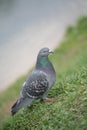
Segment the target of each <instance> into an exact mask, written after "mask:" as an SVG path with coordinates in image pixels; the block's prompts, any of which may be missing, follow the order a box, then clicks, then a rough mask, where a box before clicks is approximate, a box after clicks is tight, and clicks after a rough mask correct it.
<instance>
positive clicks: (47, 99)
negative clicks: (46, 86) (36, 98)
mask: <svg viewBox="0 0 87 130" xmlns="http://www.w3.org/2000/svg"><path fill="white" fill-rule="evenodd" d="M53 100H54V98H46V99H43V101H44V102H51V101H53Z"/></svg>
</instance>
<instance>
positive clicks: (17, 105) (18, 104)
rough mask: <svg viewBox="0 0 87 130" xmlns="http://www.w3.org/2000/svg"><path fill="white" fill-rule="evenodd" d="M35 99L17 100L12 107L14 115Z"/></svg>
mask: <svg viewBox="0 0 87 130" xmlns="http://www.w3.org/2000/svg"><path fill="white" fill-rule="evenodd" d="M32 101H33V99H30V98H25V99H21V100H17V101H16V102H15V103H14V105H13V106H12V108H11V113H12V116H13V115H15V114H16V112H17V111H19V110H20V109H21V108H23V107H26V106H28V105H30V104H31V103H32Z"/></svg>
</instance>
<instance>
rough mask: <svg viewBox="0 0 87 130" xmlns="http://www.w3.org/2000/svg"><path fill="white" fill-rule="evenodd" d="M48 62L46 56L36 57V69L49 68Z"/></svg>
mask: <svg viewBox="0 0 87 130" xmlns="http://www.w3.org/2000/svg"><path fill="white" fill-rule="evenodd" d="M49 64H50V61H49V59H48V56H38V57H37V63H36V69H40V68H45V67H47V66H49Z"/></svg>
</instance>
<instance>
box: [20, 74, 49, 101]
mask: <svg viewBox="0 0 87 130" xmlns="http://www.w3.org/2000/svg"><path fill="white" fill-rule="evenodd" d="M48 87H49V82H48V80H47V76H46V74H44V73H43V72H33V73H32V74H31V75H30V76H29V78H28V79H27V80H26V82H25V84H24V86H23V89H22V94H23V97H26V96H28V97H30V98H33V99H37V98H40V97H42V96H43V94H44V93H45V92H46V91H47V89H48Z"/></svg>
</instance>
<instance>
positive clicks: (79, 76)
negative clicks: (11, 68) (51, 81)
mask: <svg viewBox="0 0 87 130" xmlns="http://www.w3.org/2000/svg"><path fill="white" fill-rule="evenodd" d="M49 58H50V60H51V61H52V63H53V64H54V67H55V69H56V73H57V79H56V83H55V85H54V87H53V88H52V89H51V90H50V91H49V94H48V96H49V97H54V98H55V100H54V101H52V102H49V103H43V102H41V101H40V100H37V101H35V102H33V104H32V105H31V106H30V107H27V108H24V109H21V110H20V111H19V112H18V113H17V114H16V115H15V116H14V117H12V116H10V115H9V113H10V107H11V105H12V104H13V102H14V100H16V98H17V97H18V95H19V92H20V89H21V85H22V83H23V82H24V80H25V79H26V76H27V75H25V76H23V77H21V78H19V79H18V80H17V81H16V82H15V83H13V84H12V85H11V86H10V87H9V89H8V90H7V91H5V92H4V93H3V94H1V95H0V120H3V121H2V123H1V130H53V129H54V130H87V17H83V18H81V19H80V20H79V21H78V23H77V25H76V26H75V27H69V28H68V29H67V32H66V35H65V37H64V40H63V41H62V43H61V45H60V47H59V48H56V50H55V52H54V55H52V56H50V57H49ZM3 110H4V112H3Z"/></svg>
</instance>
